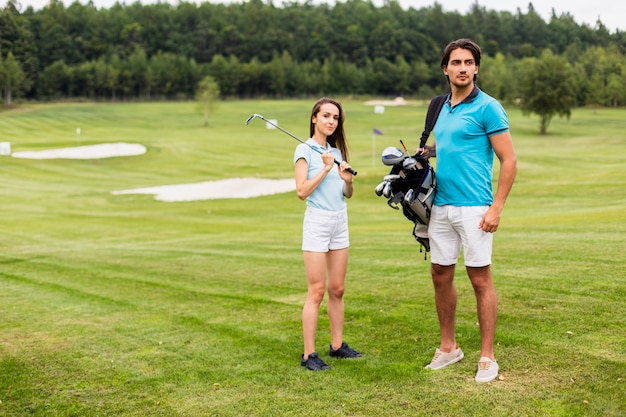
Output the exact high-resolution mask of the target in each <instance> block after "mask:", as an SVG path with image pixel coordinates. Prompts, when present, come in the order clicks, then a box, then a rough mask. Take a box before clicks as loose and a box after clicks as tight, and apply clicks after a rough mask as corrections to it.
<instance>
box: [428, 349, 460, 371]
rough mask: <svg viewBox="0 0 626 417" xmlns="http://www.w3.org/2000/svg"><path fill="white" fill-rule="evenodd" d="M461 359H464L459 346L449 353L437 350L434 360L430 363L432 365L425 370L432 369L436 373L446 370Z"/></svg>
mask: <svg viewBox="0 0 626 417" xmlns="http://www.w3.org/2000/svg"><path fill="white" fill-rule="evenodd" d="M461 359H463V351H462V350H461V348H460V347H459V346H458V345H457V347H456V349H454V350H453V351H452V352H449V353H446V352H442V351H441V350H439V348H437V350H436V351H435V356H433V360H432V361H430V363H429V364H428V365H426V366H425V367H424V369H432V370H433V371H434V370H437V369H441V368H445V367H446V366H448V365H452V364H453V363H457V362H458V361H460V360H461Z"/></svg>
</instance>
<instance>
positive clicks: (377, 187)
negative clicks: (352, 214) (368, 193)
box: [374, 181, 387, 197]
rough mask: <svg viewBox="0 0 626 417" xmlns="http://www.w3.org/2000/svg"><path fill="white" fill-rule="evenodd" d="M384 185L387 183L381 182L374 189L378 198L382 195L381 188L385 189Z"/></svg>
mask: <svg viewBox="0 0 626 417" xmlns="http://www.w3.org/2000/svg"><path fill="white" fill-rule="evenodd" d="M385 184H387V182H386V181H383V182H381V183H380V184H378V185H377V186H376V188H375V189H374V192H375V193H376V195H377V196H379V197H380V196H381V195H383V188H385Z"/></svg>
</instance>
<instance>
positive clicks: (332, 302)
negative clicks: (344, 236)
mask: <svg viewBox="0 0 626 417" xmlns="http://www.w3.org/2000/svg"><path fill="white" fill-rule="evenodd" d="M326 261H327V265H328V317H329V318H330V334H331V344H332V347H333V349H339V347H341V343H342V342H343V324H344V304H343V293H344V288H345V282H346V272H347V269H348V248H345V249H339V250H331V251H328V253H327V254H326Z"/></svg>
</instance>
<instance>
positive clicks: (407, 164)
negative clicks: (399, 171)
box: [402, 157, 417, 170]
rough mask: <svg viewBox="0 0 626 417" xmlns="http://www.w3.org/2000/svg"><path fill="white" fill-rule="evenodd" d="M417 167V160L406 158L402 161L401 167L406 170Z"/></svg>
mask: <svg viewBox="0 0 626 417" xmlns="http://www.w3.org/2000/svg"><path fill="white" fill-rule="evenodd" d="M416 165H417V159H415V158H413V157H408V158H406V159H405V160H404V161H402V167H403V168H404V169H407V170H411V169H414V168H415V166H416Z"/></svg>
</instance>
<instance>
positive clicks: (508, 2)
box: [0, 0, 626, 32]
mask: <svg viewBox="0 0 626 417" xmlns="http://www.w3.org/2000/svg"><path fill="white" fill-rule="evenodd" d="M18 1H19V2H20V3H21V4H22V6H23V7H27V6H33V7H34V8H35V9H40V8H42V7H44V6H45V5H46V4H47V3H48V0H18ZM87 1H88V0H80V2H81V3H87ZM116 1H117V0H93V4H94V5H95V6H96V7H98V8H102V7H104V8H109V7H111V6H112V5H113V4H115V3H116ZM119 1H120V3H126V4H133V3H135V1H136V0H119ZM158 1H159V0H140V2H141V3H142V4H149V3H157V2H158ZM160 1H161V2H169V3H172V4H177V3H178V0H160ZM187 1H189V2H192V1H193V2H196V3H200V2H202V1H201V0H187ZM299 1H300V2H301V3H303V2H304V0H299ZM372 1H373V3H374V4H378V5H380V4H382V2H383V0H372ZM73 2H74V0H63V4H65V6H69V5H70V4H72V3H73ZM228 2H236V3H243V2H244V0H211V1H210V3H228ZM313 2H314V3H316V4H319V3H333V2H334V0H313ZM399 2H400V4H401V5H402V6H403V7H404V8H408V7H410V6H412V7H415V8H417V9H418V8H421V7H427V6H432V5H433V4H434V3H435V0H399ZM0 3H2V4H4V3H5V1H4V0H0ZM273 3H274V4H275V5H281V4H282V3H283V1H282V0H273ZM437 3H439V4H441V5H442V6H443V9H444V10H445V11H455V10H456V11H457V12H459V13H461V14H466V13H467V12H468V11H469V9H470V7H471V5H472V4H473V0H463V1H461V0H437ZM529 3H532V4H533V7H534V8H535V11H536V12H537V13H538V14H539V15H540V16H541V17H542V18H543V19H544V20H545V21H546V22H549V21H550V16H552V10H553V9H554V11H555V12H556V15H557V16H560V15H561V14H563V13H569V14H570V15H572V16H573V17H574V20H575V21H576V23H578V24H583V23H586V24H588V25H590V26H591V27H595V24H596V21H597V20H598V18H600V20H601V21H602V23H603V24H604V25H605V26H606V27H607V28H608V30H609V31H610V32H615V31H616V30H617V29H619V30H620V31H626V6H624V3H623V2H622V0H535V1H531V0H478V4H480V5H481V6H485V7H486V8H487V9H490V10H492V9H493V10H498V11H510V12H511V13H516V12H517V9H518V8H519V9H520V10H521V11H522V13H526V12H527V11H528V4H529Z"/></svg>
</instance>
